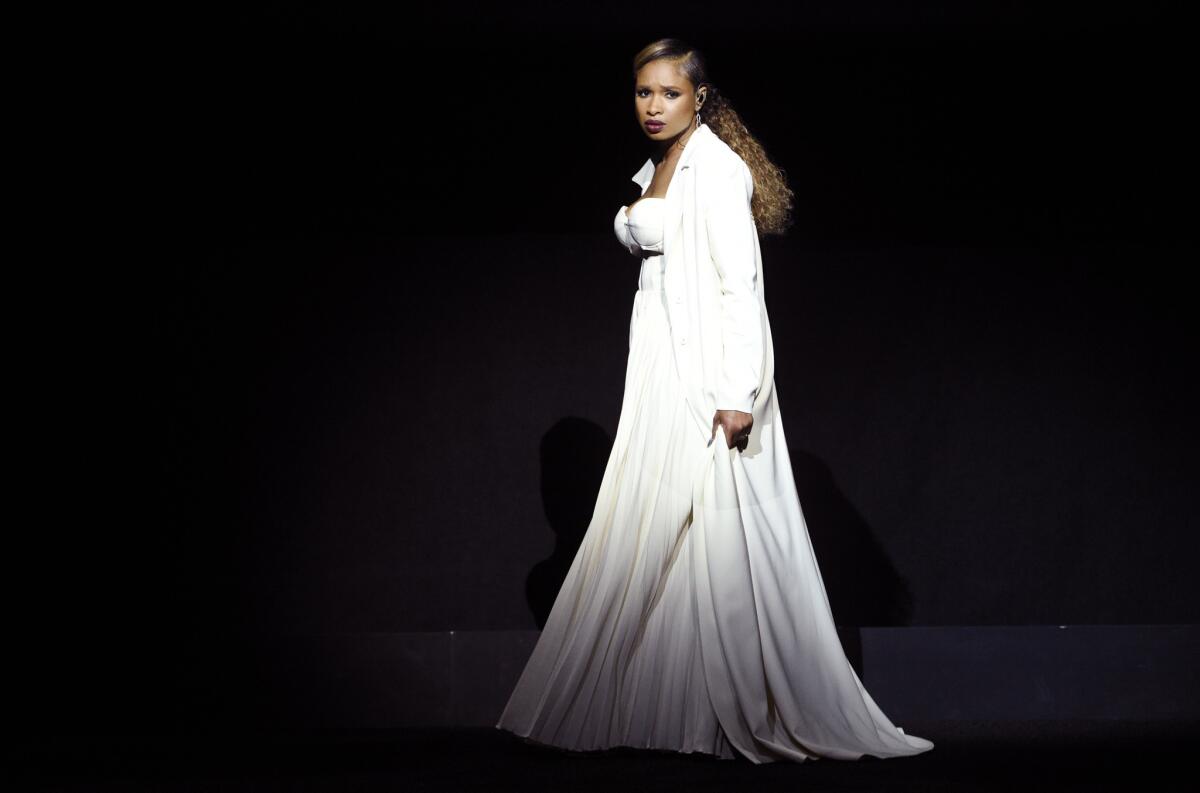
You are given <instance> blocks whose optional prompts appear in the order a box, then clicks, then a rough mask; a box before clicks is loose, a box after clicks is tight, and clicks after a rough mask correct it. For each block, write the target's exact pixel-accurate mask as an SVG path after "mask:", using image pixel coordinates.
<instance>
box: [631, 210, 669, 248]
mask: <svg viewBox="0 0 1200 793" xmlns="http://www.w3.org/2000/svg"><path fill="white" fill-rule="evenodd" d="M665 204H666V200H665V199H662V198H653V197H651V198H641V199H639V200H637V201H635V202H634V204H633V206H631V207H629V216H628V217H627V218H626V223H627V225H628V226H629V236H630V237H632V238H633V241H634V242H636V243H637V244H638V245H640V246H642V248H643V249H644V250H647V251H654V252H655V253H662V244H663V210H664V209H665V208H666V207H665Z"/></svg>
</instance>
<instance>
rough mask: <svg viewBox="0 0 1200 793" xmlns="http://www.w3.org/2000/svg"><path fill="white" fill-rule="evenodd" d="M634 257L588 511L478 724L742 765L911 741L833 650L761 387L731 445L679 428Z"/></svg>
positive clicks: (539, 739) (665, 327)
mask: <svg viewBox="0 0 1200 793" xmlns="http://www.w3.org/2000/svg"><path fill="white" fill-rule="evenodd" d="M651 262H654V263H657V261H656V260H654V259H648V260H647V261H646V262H645V263H644V264H643V267H642V274H641V276H640V280H639V289H638V291H637V292H636V294H635V296H634V301H633V311H632V314H631V317H630V333H629V360H628V366H627V369H626V375H625V393H624V397H623V401H622V405H621V414H620V419H619V421H618V426H617V435H616V438H615V440H614V443H613V447H612V452H611V454H610V456H609V459H608V463H607V466H606V468H605V471H604V476H603V479H602V481H601V484H600V491H599V494H598V496H597V499H596V505H595V510H594V512H593V515H592V519H591V523H590V524H589V526H588V529H587V531H586V532H585V534H584V537H583V541H582V543H581V544H580V547H579V550H578V551H577V553H576V555H575V558H574V561H573V562H572V564H571V567H570V569H569V571H568V572H567V575H566V578H565V579H564V581H563V584H562V587H561V588H560V590H559V593H558V596H557V598H556V600H555V602H554V605H553V607H552V608H551V611H550V614H549V617H548V618H547V621H546V624H545V626H544V627H543V629H542V632H541V636H540V637H539V639H538V641H537V643H536V645H535V647H534V650H533V652H532V654H531V656H530V658H529V660H528V662H527V663H526V665H525V668H524V670H523V671H522V673H521V676H520V678H519V679H518V681H517V684H516V686H515V688H514V689H513V691H512V694H511V696H510V697H509V700H508V703H507V705H506V706H505V708H504V711H503V712H502V714H501V715H500V718H499V720H498V722H497V723H496V725H495V726H496V727H497V728H499V729H502V730H507V731H509V732H512V733H513V734H515V735H517V736H520V737H522V738H524V739H525V740H526V741H527V742H530V743H534V744H540V745H545V746H549V747H555V748H558V749H562V750H569V751H579V752H587V751H595V750H602V749H610V748H616V747H632V748H639V749H657V750H666V751H673V752H682V753H694V752H700V753H704V754H709V755H713V756H715V757H717V758H720V759H723V760H729V759H734V758H736V757H738V755H739V754H740V755H742V756H744V757H746V758H747V759H749V760H750V761H752V762H754V763H769V762H775V761H779V760H787V761H793V762H800V761H804V760H809V759H817V758H821V757H832V758H838V759H857V758H859V757H862V756H863V755H864V754H870V755H874V756H877V757H897V756H903V755H913V754H918V753H920V752H924V751H928V750H929V749H931V748H933V743H932V742H931V741H928V740H926V739H924V738H919V737H917V736H912V735H907V734H905V732H904V730H903V729H901V728H899V727H897V726H895V725H894V724H892V722H891V721H890V720H889V719H888V718H887V716H886V715H885V714H884V713H883V711H882V710H881V709H880V708H879V706H878V705H877V704H876V703H875V702H874V700H873V699H872V698H871V696H870V695H869V694H868V693H867V691H866V689H865V688H864V687H863V685H862V682H861V681H860V680H859V678H858V675H857V674H856V673H855V671H854V669H853V668H852V667H851V665H850V663H849V661H848V660H847V658H846V656H845V654H844V652H843V650H842V647H841V644H840V640H839V638H838V635H837V630H836V626H835V624H834V621H833V615H832V612H831V610H830V606H829V601H828V599H827V596H826V592H825V589H824V584H823V581H822V579H821V573H820V569H819V566H818V565H817V561H816V557H815V554H814V552H813V548H812V544H811V541H810V538H809V536H808V530H807V526H806V525H805V522H804V516H803V512H802V510H801V507H800V503H799V498H798V495H797V493H796V490H795V484H794V481H793V479H792V473H791V462H790V459H789V456H788V451H787V443H786V439H785V436H784V432H783V420H782V415H781V414H780V413H779V408H778V398H777V395H776V393H775V390H774V388H773V387H772V388H771V392H770V394H769V395H768V398H767V399H766V402H765V404H764V405H763V407H762V411H761V413H759V412H756V414H755V430H754V432H755V434H754V435H753V436H752V440H751V444H750V445H751V449H749V450H748V453H747V454H746V455H742V454H740V453H739V452H738V451H737V450H736V449H730V448H729V447H728V445H727V444H726V442H725V439H724V434H723V433H722V432H717V433H716V438H715V439H714V440H713V441H712V443H711V444H708V443H706V440H707V439H705V438H704V437H703V436H701V435H700V433H697V432H696V431H695V426H694V424H692V423H691V422H692V419H691V417H690V416H689V414H688V410H689V407H688V404H687V401H686V397H685V392H684V389H683V384H682V383H681V382H680V380H679V377H678V374H677V371H676V368H675V363H674V356H673V352H672V348H671V345H672V338H671V329H670V324H669V321H668V314H667V307H666V300H665V298H666V296H665V294H664V293H663V291H662V289H661V277H660V274H658V268H654V267H650V266H649V265H650V264H651ZM772 385H773V384H772Z"/></svg>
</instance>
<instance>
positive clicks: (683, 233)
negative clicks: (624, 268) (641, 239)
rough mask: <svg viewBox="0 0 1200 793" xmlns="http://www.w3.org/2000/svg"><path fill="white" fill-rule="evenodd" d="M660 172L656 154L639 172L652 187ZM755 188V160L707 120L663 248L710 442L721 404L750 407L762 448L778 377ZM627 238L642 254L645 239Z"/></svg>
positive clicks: (683, 371)
mask: <svg viewBox="0 0 1200 793" xmlns="http://www.w3.org/2000/svg"><path fill="white" fill-rule="evenodd" d="M653 177H654V161H653V159H647V160H646V163H645V164H644V165H643V166H642V168H641V170H639V171H638V172H637V173H636V174H634V176H633V181H634V182H636V183H637V184H638V185H639V186H640V187H641V188H642V193H643V194H645V192H646V190H647V189H648V188H649V186H650V181H651V179H653ZM753 193H754V176H753V174H752V173H751V172H750V168H749V166H747V165H746V163H745V161H743V160H742V158H741V157H740V156H738V154H737V153H736V152H734V151H733V149H731V148H729V145H728V144H727V143H725V141H723V140H721V139H720V138H719V137H717V135H716V133H714V132H713V131H712V129H711V128H709V126H708V125H707V124H701V125H700V126H699V127H697V128H696V130H695V131H694V132H693V133H692V135H691V137H690V138H688V140H687V145H686V146H685V147H684V150H683V153H682V154H680V156H679V160H678V162H677V163H676V165H675V173H674V175H673V176H672V177H671V181H670V183H669V184H668V186H667V194H666V196H665V199H666V200H665V204H664V212H665V223H664V230H663V253H662V255H661V256H656V257H654V258H655V259H656V260H657V263H658V264H659V266H661V267H663V268H665V269H664V270H663V291H664V293H665V295H666V299H667V311H668V316H669V318H670V324H671V339H672V348H673V350H674V353H675V365H676V370H677V372H678V374H679V377H680V380H681V382H682V383H683V384H684V390H685V392H686V394H687V400H688V405H689V408H690V413H691V415H692V417H693V419H695V423H696V427H697V430H698V431H699V432H700V433H702V434H703V436H704V439H705V441H706V442H707V441H708V440H709V439H710V438H711V437H712V434H713V431H712V426H713V424H712V421H713V415H714V413H716V411H717V410H718V409H720V410H740V411H743V412H746V413H751V414H753V415H754V422H755V426H754V427H752V428H751V436H750V438H749V443H748V445H747V448H746V454H752V453H753V449H752V448H751V447H752V446H753V445H754V444H755V442H756V437H755V436H756V435H757V433H756V432H755V429H756V428H757V425H758V423H759V418H760V417H761V414H762V410H763V408H764V407H765V406H766V404H767V403H768V401H769V397H770V396H771V391H772V390H773V377H774V353H773V350H772V345H771V327H770V323H769V321H768V319H767V309H766V304H765V303H764V302H763V273H762V253H761V251H760V249H759V240H758V229H757V227H756V226H755V223H754V215H753V213H752V212H751V211H750V199H751V196H752V195H753ZM625 209H626V207H624V206H622V207H621V209H620V211H619V212H618V214H617V218H616V223H617V232H618V234H619V235H622V241H626V240H628V237H627V235H626V234H623V227H624V214H625ZM627 245H628V247H629V250H630V252H631V253H634V254H635V255H639V256H640V255H642V253H643V252H642V250H641V249H640V248H639V247H638V245H637V243H636V242H633V241H632V240H628V242H627Z"/></svg>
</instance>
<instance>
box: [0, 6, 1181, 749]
mask: <svg viewBox="0 0 1200 793" xmlns="http://www.w3.org/2000/svg"><path fill="white" fill-rule="evenodd" d="M963 5H969V6H970V7H969V8H960V7H957V6H955V7H950V8H942V7H940V6H938V5H936V4H933V3H916V4H905V5H904V6H903V7H902V8H900V7H894V6H893V4H887V3H878V4H871V3H838V4H832V3H831V4H820V5H818V4H813V3H809V4H804V3H800V4H795V3H791V4H763V5H755V4H743V3H739V4H736V7H735V6H733V5H728V4H727V5H722V6H717V5H712V6H705V5H695V4H689V5H688V6H687V7H672V8H664V9H662V10H654V9H652V8H650V7H649V6H648V5H647V4H612V3H609V4H603V5H601V6H598V7H594V8H590V9H582V8H581V9H580V10H570V9H569V8H567V7H558V6H550V5H546V4H527V5H526V6H522V7H512V6H503V7H501V6H493V5H491V4H482V3H476V4H462V3H460V4H456V5H454V6H453V7H450V6H447V7H445V9H444V10H437V11H431V10H424V11H418V12H416V16H413V15H407V14H404V13H402V12H401V11H400V10H399V8H400V7H399V6H398V5H394V6H388V7H377V6H364V5H358V6H356V5H346V4H309V5H296V4H287V5H284V4H278V5H275V6H270V5H259V6H250V7H246V6H241V7H239V8H237V9H236V10H235V9H219V8H214V7H211V6H207V7H204V8H197V9H191V10H188V11H186V12H181V13H177V14H173V15H172V17H171V18H169V19H168V18H160V19H153V20H149V21H148V22H149V27H147V28H146V30H145V33H144V35H141V36H138V37H136V38H138V44H139V45H140V49H139V50H137V51H138V52H139V53H142V55H141V56H140V57H134V56H133V55H131V54H130V52H122V53H120V54H118V55H115V56H114V57H116V58H117V60H118V62H119V64H120V66H121V69H122V70H123V73H124V75H125V77H126V78H128V82H125V83H123V84H122V86H121V87H122V89H123V90H122V96H123V101H124V102H127V104H123V105H120V106H118V105H114V106H113V108H112V110H111V114H110V115H109V116H107V117H106V119H102V121H104V123H106V124H107V126H104V127H96V132H97V133H98V135H99V136H104V137H103V139H104V140H106V141H108V142H110V143H111V149H109V150H106V153H105V154H104V158H103V159H104V161H103V163H100V162H93V163H91V164H92V165H94V166H97V168H98V169H99V170H103V171H105V172H106V173H107V174H109V178H110V179H111V181H107V182H100V183H97V182H94V181H93V182H91V183H89V184H88V185H87V188H86V189H85V190H84V191H83V192H84V193H86V194H87V195H88V196H90V198H89V200H91V201H92V203H91V204H90V205H89V206H87V207H86V209H88V210H89V214H90V215H91V216H92V217H93V219H94V218H97V217H99V218H102V219H103V220H104V221H105V222H104V224H102V225H106V231H107V234H105V235H103V236H102V237H101V236H97V237H95V238H92V237H91V236H90V235H87V234H82V233H81V232H80V231H79V229H80V228H82V227H75V226H72V227H70V228H60V229H59V230H58V231H57V233H56V234H55V235H54V236H52V237H50V238H49V239H51V240H58V239H69V240H70V241H71V242H72V243H78V245H79V247H80V248H82V249H84V250H87V249H88V248H89V246H90V245H92V244H93V242H94V243H95V245H96V247H97V248H99V246H100V244H101V240H102V239H103V245H104V246H105V247H104V250H103V252H100V251H99V250H97V251H96V252H95V255H94V257H92V256H89V257H88V261H86V262H83V263H80V262H79V260H73V261H72V262H71V263H70V264H69V265H66V266H62V267H57V268H55V269H54V271H53V273H52V274H51V280H53V281H57V282H58V283H59V284H60V288H61V289H62V290H63V292H64V293H68V292H69V295H70V299H69V300H68V301H66V302H65V303H64V305H65V306H70V307H74V308H78V309H79V310H78V311H67V310H66V309H65V308H64V309H63V312H62V315H61V316H62V317H63V318H64V319H63V321H62V322H56V323H54V324H53V329H54V330H56V331H61V332H62V336H63V338H64V339H65V341H64V344H65V345H66V346H67V348H68V350H69V354H67V355H66V356H64V357H61V358H55V359H53V360H52V359H50V358H49V357H47V358H45V359H43V360H41V361H39V364H38V365H39V367H40V368H41V369H42V370H43V372H42V373H43V374H46V375H47V376H49V377H52V378H62V379H64V380H65V381H69V383H68V385H67V386H64V388H63V389H56V390H55V391H54V394H53V397H52V398H50V399H48V400H47V402H46V404H47V405H49V406H51V407H54V408H55V410H54V412H53V418H50V419H47V420H46V422H44V423H43V424H42V425H40V426H44V427H46V428H47V431H46V432H44V433H42V434H41V442H40V443H39V444H38V445H37V447H36V448H37V451H36V452H35V453H34V455H35V456H34V457H32V458H31V460H32V461H33V462H32V464H31V466H30V470H31V471H33V476H32V477H31V478H30V479H31V480H32V481H36V482H40V483H43V484H44V483H49V484H48V485H47V486H46V487H45V488H44V491H45V492H43V490H42V489H38V490H37V491H36V492H37V495H38V506H39V508H38V509H37V510H35V514H36V515H37V518H36V521H35V523H34V524H32V525H33V528H32V529H31V531H30V532H29V533H28V534H27V535H22V536H27V537H31V538H32V540H31V544H30V548H29V550H27V551H26V550H22V552H21V553H20V554H19V555H18V556H17V557H16V558H15V559H14V565H17V566H18V567H23V568H24V569H18V574H19V575H18V576H17V577H15V578H14V579H13V580H14V581H17V582H18V583H17V587H18V588H21V589H22V590H23V591H24V595H25V596H26V597H29V598H31V600H32V606H31V607H30V608H27V609H23V610H22V613H21V619H22V624H21V627H22V628H23V629H27V630H26V631H25V635H27V636H28V637H29V645H28V647H30V648H31V652H29V653H28V654H27V655H26V656H25V657H26V658H28V659H29V663H28V664H27V665H26V666H24V667H23V672H22V674H23V675H24V677H23V678H22V679H23V680H24V681H25V683H26V684H25V685H23V686H22V689H23V691H24V694H25V696H24V697H23V698H22V702H21V704H24V705H26V706H27V707H28V714H29V716H28V718H29V719H34V720H38V721H39V723H44V724H45V725H47V726H62V725H64V724H70V725H84V726H86V725H89V724H103V725H106V726H109V727H111V726H112V725H114V724H122V723H124V724H128V725H130V726H134V727H142V726H144V725H147V724H155V725H161V726H164V727H166V726H168V725H173V724H184V723H189V724H194V723H196V722H198V721H203V720H204V719H205V718H213V719H229V718H230V714H236V711H237V706H236V702H237V701H238V700H239V692H242V691H245V690H249V689H250V688H252V687H253V686H254V685H255V682H254V678H253V672H252V670H251V667H252V663H250V662H249V661H248V660H247V659H248V658H251V657H252V656H253V654H254V648H255V647H256V646H258V647H261V646H262V645H264V644H267V643H269V642H270V641H271V638H270V637H271V636H272V635H276V634H279V633H300V634H316V633H330V632H367V631H444V630H478V629H496V630H499V629H511V628H530V627H535V626H536V625H537V624H539V622H540V619H541V618H542V616H543V615H544V613H545V610H546V609H548V608H549V603H550V602H551V601H552V598H553V593H554V591H556V586H557V582H558V581H560V580H561V576H562V574H563V573H564V572H565V566H566V565H567V564H569V562H570V558H571V555H572V550H573V548H574V547H575V545H576V544H577V543H578V540H579V536H580V534H581V533H582V531H583V530H584V529H585V528H586V525H587V520H588V518H589V517H590V511H591V508H592V506H593V502H594V498H595V492H596V487H597V486H598V483H599V476H600V474H601V473H602V472H603V467H604V462H605V460H606V458H607V454H608V451H609V449H610V448H611V443H612V440H611V439H612V436H613V433H614V431H615V428H616V421H617V417H618V414H619V409H620V400H621V393H622V385H623V377H624V363H625V355H626V354H627V330H628V311H629V306H630V302H631V300H632V296H633V290H634V289H635V288H636V275H637V262H636V260H634V259H633V258H632V257H629V256H628V255H627V254H625V253H624V252H623V251H622V249H621V248H620V247H619V245H617V243H616V242H615V240H614V239H613V236H612V232H611V219H612V216H613V214H614V213H615V211H616V209H617V207H618V206H620V205H621V204H622V203H627V202H628V200H629V199H630V198H631V197H632V196H633V195H635V193H634V192H633V191H634V190H636V187H635V186H634V185H632V183H631V182H630V181H629V179H630V176H632V174H633V173H634V172H636V171H637V169H638V168H639V167H640V166H641V164H642V162H644V160H645V158H646V156H647V155H648V153H649V152H648V150H647V148H646V142H645V138H644V135H643V134H642V133H641V131H640V130H639V128H638V126H637V124H636V123H635V119H634V117H633V114H632V102H631V98H632V97H631V90H630V88H631V78H632V74H631V70H630V61H631V58H632V56H633V54H634V53H635V52H636V51H637V50H638V49H640V47H642V46H643V45H644V44H646V43H648V42H649V41H651V40H653V39H654V38H657V37H659V36H664V35H675V36H679V37H682V38H684V39H686V40H689V41H691V42H693V43H694V44H696V45H697V46H699V47H701V48H702V49H703V50H704V51H705V53H706V54H707V56H708V59H709V66H710V69H711V71H712V76H713V79H714V81H715V82H716V83H717V85H718V86H720V87H721V89H722V90H723V92H724V93H725V94H726V96H727V97H729V98H730V100H731V101H732V102H733V103H734V106H735V108H736V109H737V110H738V111H739V113H740V114H741V115H742V117H743V119H744V120H745V121H746V123H747V125H748V126H749V128H750V129H751V130H752V131H753V132H754V133H755V135H756V136H757V137H758V138H759V139H760V140H761V141H762V143H763V145H764V146H765V147H766V150H767V151H768V153H769V154H770V155H771V156H772V158H773V159H774V160H775V161H776V162H777V163H778V164H779V165H781V166H782V167H783V168H784V169H785V170H786V172H787V174H788V176H789V179H790V182H791V186H792V188H793V190H794V191H795V193H796V224H795V226H794V227H793V228H792V230H791V231H790V232H789V234H788V235H787V236H786V237H784V238H779V239H777V238H768V239H764V260H765V278H764V281H765V284H766V289H767V304H768V309H769V311H770V312H771V320H772V326H773V330H774V334H775V347H776V368H777V372H776V381H777V387H778V389H779V394H780V400H781V401H780V404H781V409H782V411H783V415H784V416H785V417H786V421H787V422H788V424H787V426H788V440H789V445H790V448H791V453H792V461H793V464H794V468H795V474H796V479H797V484H798V486H799V488H800V493H801V499H802V503H803V504H804V508H805V514H806V517H807V518H808V521H809V529H810V531H811V533H812V536H813V540H814V545H815V546H816V549H817V554H818V558H819V559H820V561H821V564H822V571H823V574H824V578H825V580H826V582H827V585H828V586H829V591H830V600H831V603H832V605H833V608H834V612H835V617H837V620H838V622H839V624H851V625H880V624H883V625H890V624H1028V623H1068V622H1070V623H1092V622H1096V623H1114V622H1120V623H1168V622H1192V621H1195V620H1196V619H1197V618H1198V617H1200V612H1198V606H1200V599H1198V598H1197V597H1196V594H1197V592H1196V585H1195V579H1194V577H1193V576H1191V567H1192V561H1193V559H1194V558H1195V553H1196V551H1197V550H1198V548H1197V540H1196V531H1195V529H1196V525H1195V519H1194V517H1193V510H1192V508H1191V507H1192V504H1191V503H1190V499H1189V498H1187V496H1188V495H1189V488H1190V487H1191V486H1192V484H1193V483H1194V481H1195V474H1196V464H1195V458H1194V455H1193V453H1192V449H1193V441H1194V439H1195V437H1196V433H1195V429H1196V426H1195V419H1194V417H1193V412H1194V411H1193V406H1194V404H1195V402H1196V386H1195V379H1194V377H1193V374H1192V371H1193V366H1194V357H1195V356H1194V347H1193V344H1192V339H1193V337H1194V331H1195V324H1196V323H1195V319H1194V314H1193V295H1192V294H1191V292H1190V288H1189V287H1188V286H1187V284H1188V280H1189V276H1190V275H1191V270H1192V269H1193V268H1194V260H1195V256H1194V245H1193V239H1194V238H1193V230H1194V221H1193V218H1194V210H1195V202H1194V201H1193V199H1192V195H1193V192H1194V189H1193V188H1194V181H1193V178H1192V177H1193V174H1194V167H1193V166H1194V162H1193V156H1192V152H1191V141H1192V140H1193V136H1192V131H1191V130H1189V129H1187V128H1186V127H1185V124H1184V117H1185V112H1186V111H1188V110H1189V109H1190V108H1189V107H1188V103H1187V101H1186V96H1187V95H1188V94H1189V93H1190V91H1189V89H1188V87H1187V84H1186V83H1185V78H1184V74H1185V60H1186V57H1185V55H1186V47H1188V46H1190V45H1189V44H1188V42H1186V41H1185V39H1184V37H1183V35H1182V27H1181V26H1180V24H1179V23H1178V21H1177V20H1174V19H1172V18H1171V17H1170V16H1168V15H1167V14H1166V13H1165V12H1163V11H1161V10H1159V9H1158V8H1157V7H1153V6H1137V7H1135V6H1133V5H1117V4H1111V5H1088V6H1086V7H1068V6H1047V5H1045V4H1034V3H1028V4H1021V3H1015V4H1014V3H972V4H963ZM146 22H147V20H143V23H146ZM98 139H99V138H98ZM98 148H100V147H98ZM96 156H97V157H99V156H100V155H96ZM118 170H119V171H121V172H122V173H124V174H125V177H123V178H119V179H114V178H113V174H114V173H115V172H116V171H118ZM126 253H127V254H128V257H127V258H126V257H125V254H126ZM114 262H115V264H114ZM93 265H94V266H93ZM76 271H78V276H76V275H75V272H76ZM66 283H70V285H71V287H73V288H72V289H69V290H68V289H67V287H66V286H61V285H62V284H66ZM21 481H22V482H24V481H30V480H21ZM556 534H557V540H556V538H555V535H556ZM26 558H28V559H32V560H33V563H32V564H30V565H28V566H26V565H23V564H21V562H20V561H19V560H20V559H26ZM217 692H219V694H218V693H217ZM214 697H217V698H219V699H221V701H222V702H223V703H224V704H223V705H221V706H220V707H219V708H218V707H214V706H213V705H212V702H213V698H214ZM230 703H233V704H230ZM221 708H227V709H226V710H222V709H221Z"/></svg>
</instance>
